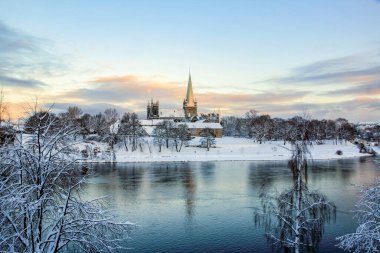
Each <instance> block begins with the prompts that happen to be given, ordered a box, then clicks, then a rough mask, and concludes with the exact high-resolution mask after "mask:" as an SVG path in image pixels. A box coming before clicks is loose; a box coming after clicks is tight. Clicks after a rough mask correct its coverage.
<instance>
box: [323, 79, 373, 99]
mask: <svg viewBox="0 0 380 253" xmlns="http://www.w3.org/2000/svg"><path fill="white" fill-rule="evenodd" d="M322 95H324V96H343V95H354V96H374V95H380V80H378V81H377V82H374V83H369V84H364V85H359V86H354V87H349V88H345V89H338V90H334V91H329V92H324V93H322Z"/></svg>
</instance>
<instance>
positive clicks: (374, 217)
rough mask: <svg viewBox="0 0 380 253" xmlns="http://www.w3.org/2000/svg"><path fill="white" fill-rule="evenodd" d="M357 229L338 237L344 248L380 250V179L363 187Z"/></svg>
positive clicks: (369, 250) (340, 244) (358, 207)
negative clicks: (371, 184)
mask: <svg viewBox="0 0 380 253" xmlns="http://www.w3.org/2000/svg"><path fill="white" fill-rule="evenodd" d="M360 192H361V198H360V200H359V202H358V204H357V205H356V206H357V211H356V216H355V217H356V218H357V220H358V223H359V226H358V227H357V228H356V231H355V232H354V233H351V234H346V235H343V236H340V237H338V238H337V240H338V241H339V244H338V246H339V247H340V248H342V249H345V250H348V251H351V252H355V253H360V252H366V253H375V252H380V179H377V182H376V184H375V185H373V186H369V187H361V190H360Z"/></svg>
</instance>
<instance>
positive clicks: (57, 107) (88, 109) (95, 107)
mask: <svg viewBox="0 0 380 253" xmlns="http://www.w3.org/2000/svg"><path fill="white" fill-rule="evenodd" d="M50 106H52V109H53V111H54V112H56V113H60V112H64V111H66V110H67V108H68V107H70V106H78V107H80V108H81V109H82V111H83V112H84V113H89V114H92V115H93V114H97V113H99V112H104V110H105V109H107V108H115V109H116V110H117V111H118V112H119V114H120V115H121V114H122V113H124V112H130V110H128V109H127V108H124V107H121V106H116V105H114V104H109V103H89V104H76V103H54V104H53V105H51V104H44V107H50Z"/></svg>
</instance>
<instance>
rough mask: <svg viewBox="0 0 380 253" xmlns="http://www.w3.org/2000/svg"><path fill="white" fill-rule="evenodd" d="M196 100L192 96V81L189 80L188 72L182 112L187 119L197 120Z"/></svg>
mask: <svg viewBox="0 0 380 253" xmlns="http://www.w3.org/2000/svg"><path fill="white" fill-rule="evenodd" d="M197 111H198V108H197V101H196V100H195V98H194V93H193V83H192V82H191V75H190V73H189V81H188V82H187V92H186V98H185V99H184V100H183V112H184V114H185V118H186V119H187V121H192V122H194V121H196V120H198V118H197V117H198V113H197Z"/></svg>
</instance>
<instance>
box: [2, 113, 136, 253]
mask: <svg viewBox="0 0 380 253" xmlns="http://www.w3.org/2000/svg"><path fill="white" fill-rule="evenodd" d="M36 115H37V116H36ZM31 117H33V119H34V120H33V124H32V125H30V126H29V127H30V134H29V135H25V136H23V137H22V138H20V139H17V140H16V142H15V144H8V145H3V146H1V148H0V156H1V161H0V251H1V252H48V253H50V252H59V251H61V250H64V249H68V248H71V247H74V248H76V249H78V250H83V251H85V252H110V251H112V250H113V249H118V248H120V247H121V242H122V241H120V240H121V239H125V238H126V236H127V234H128V231H129V230H130V229H131V227H132V224H131V223H129V222H126V221H118V219H117V218H116V217H115V216H114V215H112V213H110V212H108V211H107V210H106V209H105V200H104V199H96V200H92V201H84V200H82V198H81V196H80V195H81V194H80V193H81V185H82V183H83V182H84V178H83V175H81V173H80V170H78V168H77V167H78V164H76V157H77V154H76V153H75V150H74V149H73V148H72V144H73V142H72V140H73V138H72V136H73V135H74V134H75V133H76V132H77V129H76V128H73V127H72V125H64V124H61V123H60V122H59V119H58V118H57V117H55V116H53V115H52V114H51V113H50V112H49V111H43V112H41V111H34V112H33V113H32V115H31Z"/></svg>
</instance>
